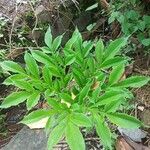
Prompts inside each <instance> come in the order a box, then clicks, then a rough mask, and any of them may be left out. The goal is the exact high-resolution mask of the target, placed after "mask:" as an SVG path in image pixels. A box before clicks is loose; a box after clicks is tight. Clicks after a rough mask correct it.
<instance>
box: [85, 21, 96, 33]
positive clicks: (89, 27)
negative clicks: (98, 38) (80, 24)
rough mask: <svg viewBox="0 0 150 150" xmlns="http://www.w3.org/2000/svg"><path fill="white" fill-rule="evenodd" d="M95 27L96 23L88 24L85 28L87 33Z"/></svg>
mask: <svg viewBox="0 0 150 150" xmlns="http://www.w3.org/2000/svg"><path fill="white" fill-rule="evenodd" d="M95 26H96V22H95V23H91V24H89V25H88V26H87V27H86V29H87V30H88V31H92V29H93V28H94V27H95Z"/></svg>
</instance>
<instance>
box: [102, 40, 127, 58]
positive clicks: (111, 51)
mask: <svg viewBox="0 0 150 150" xmlns="http://www.w3.org/2000/svg"><path fill="white" fill-rule="evenodd" d="M126 43H127V38H119V39H116V40H115V41H112V42H111V43H110V44H109V46H108V47H107V48H106V52H105V56H104V57H105V60H108V59H110V58H113V57H114V56H115V55H116V54H117V53H118V52H119V51H120V49H121V48H122V47H123V46H125V45H126Z"/></svg>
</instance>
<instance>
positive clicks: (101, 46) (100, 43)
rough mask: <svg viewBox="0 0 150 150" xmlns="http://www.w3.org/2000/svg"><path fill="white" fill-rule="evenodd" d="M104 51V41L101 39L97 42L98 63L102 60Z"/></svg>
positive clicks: (96, 54)
mask: <svg viewBox="0 0 150 150" xmlns="http://www.w3.org/2000/svg"><path fill="white" fill-rule="evenodd" d="M103 51H104V44H103V41H102V40H101V39H100V40H99V41H98V42H97V43H96V47H95V56H96V60H97V62H98V63H101V62H102V58H103Z"/></svg>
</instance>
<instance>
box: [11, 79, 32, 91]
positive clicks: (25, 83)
mask: <svg viewBox="0 0 150 150" xmlns="http://www.w3.org/2000/svg"><path fill="white" fill-rule="evenodd" d="M12 85H15V86H16V87H18V88H20V89H23V90H26V91H28V92H31V91H33V90H34V88H33V86H32V85H31V84H30V83H29V82H28V81H23V80H14V81H12Z"/></svg>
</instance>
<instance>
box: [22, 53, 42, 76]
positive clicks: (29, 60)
mask: <svg viewBox="0 0 150 150" xmlns="http://www.w3.org/2000/svg"><path fill="white" fill-rule="evenodd" d="M24 60H25V63H26V66H27V68H28V71H29V72H30V73H31V74H32V75H33V76H34V77H36V78H39V68H38V65H37V63H36V61H35V60H34V59H33V57H32V56H31V55H30V54H29V53H27V52H26V53H25V56H24Z"/></svg>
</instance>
